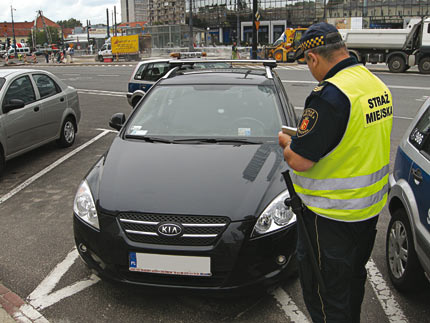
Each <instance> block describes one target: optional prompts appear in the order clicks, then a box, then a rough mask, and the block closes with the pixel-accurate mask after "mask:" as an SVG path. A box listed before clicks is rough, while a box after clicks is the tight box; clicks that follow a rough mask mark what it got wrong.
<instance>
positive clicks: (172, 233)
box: [158, 223, 182, 237]
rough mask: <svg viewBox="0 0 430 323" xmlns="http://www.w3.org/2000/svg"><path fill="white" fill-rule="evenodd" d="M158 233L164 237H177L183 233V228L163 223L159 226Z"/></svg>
mask: <svg viewBox="0 0 430 323" xmlns="http://www.w3.org/2000/svg"><path fill="white" fill-rule="evenodd" d="M158 233H159V234H161V235H163V236H168V237H176V236H178V235H180V234H181V233H182V228H181V227H180V226H179V225H177V224H173V223H163V224H160V225H159V226H158Z"/></svg>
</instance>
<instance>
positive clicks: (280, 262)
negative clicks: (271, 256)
mask: <svg viewBox="0 0 430 323" xmlns="http://www.w3.org/2000/svg"><path fill="white" fill-rule="evenodd" d="M276 262H277V263H278V265H283V264H285V263H286V262H287V257H285V256H284V255H279V256H278V257H276Z"/></svg>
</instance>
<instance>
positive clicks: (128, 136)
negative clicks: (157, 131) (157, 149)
mask: <svg viewBox="0 0 430 323" xmlns="http://www.w3.org/2000/svg"><path fill="white" fill-rule="evenodd" d="M125 138H127V139H139V140H143V141H146V142H162V143H165V144H171V143H172V140H169V139H165V138H160V137H152V136H139V135H125Z"/></svg>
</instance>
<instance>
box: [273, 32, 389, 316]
mask: <svg viewBox="0 0 430 323" xmlns="http://www.w3.org/2000/svg"><path fill="white" fill-rule="evenodd" d="M303 55H304V57H305V59H306V62H307V64H308V67H309V70H310V71H311V73H312V75H313V76H314V78H315V79H316V80H317V81H318V82H319V84H318V86H317V87H315V88H314V89H313V91H312V92H311V94H310V95H309V96H308V97H307V99H306V102H305V108H304V111H303V115H302V117H301V120H300V122H299V125H298V128H297V133H296V135H294V136H292V137H290V136H289V135H286V134H283V133H279V144H280V145H281V147H282V148H283V150H284V158H285V160H286V162H287V163H288V164H289V166H290V167H291V168H292V169H293V170H294V173H293V174H292V179H293V182H294V188H295V190H296V192H297V194H298V195H299V197H300V198H301V200H302V203H303V204H304V208H305V211H304V214H303V220H304V221H303V225H302V226H301V225H300V223H299V224H298V238H297V253H296V254H297V260H298V264H299V273H300V283H301V286H302V290H303V297H304V300H305V304H306V307H307V309H308V311H309V313H310V316H311V317H312V320H313V321H314V322H336V323H340V322H345V323H351V322H352V323H359V322H360V310H361V304H362V301H363V297H364V287H365V281H366V275H367V272H366V268H365V265H366V263H367V261H368V259H369V257H370V254H371V251H372V249H373V244H374V241H375V235H376V223H377V221H378V215H379V213H380V212H381V210H382V208H383V207H384V205H385V203H386V200H387V193H388V167H389V163H390V133H391V128H392V122H393V99H392V96H391V93H390V90H389V89H388V87H387V86H386V85H385V84H384V83H383V82H382V81H381V80H380V79H379V78H377V77H376V76H375V75H373V74H372V73H371V72H370V71H369V70H367V69H366V68H365V67H364V66H363V65H361V64H360V65H359V64H357V61H356V60H355V58H352V57H350V56H349V54H348V51H347V49H346V47H345V44H344V42H343V41H342V37H341V35H340V34H339V32H338V31H337V29H336V28H335V27H334V26H332V25H330V24H327V23H317V24H314V25H312V26H311V27H309V29H308V30H307V31H306V32H305V33H304V35H303V36H302V38H301V40H300V48H299V50H298V51H297V53H296V58H300V57H302V56H303ZM303 227H305V228H306V229H307V231H308V233H309V237H310V240H311V246H312V247H313V250H311V249H310V248H307V247H306V241H305V240H304V239H305V237H304V234H305V233H304V228H303ZM311 253H314V255H312V254H311ZM312 256H314V257H315V259H316V260H317V265H318V266H317V267H316V268H317V269H318V268H319V270H320V273H321V276H322V281H323V284H324V285H325V287H326V288H325V290H324V291H322V290H321V288H320V286H319V283H318V280H317V277H316V276H317V274H316V272H315V271H313V270H312V265H311V262H310V259H311V257H312Z"/></svg>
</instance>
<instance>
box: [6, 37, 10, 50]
mask: <svg viewBox="0 0 430 323" xmlns="http://www.w3.org/2000/svg"><path fill="white" fill-rule="evenodd" d="M6 44H7V47H8V48H9V47H10V38H9V37H8V38H6Z"/></svg>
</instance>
